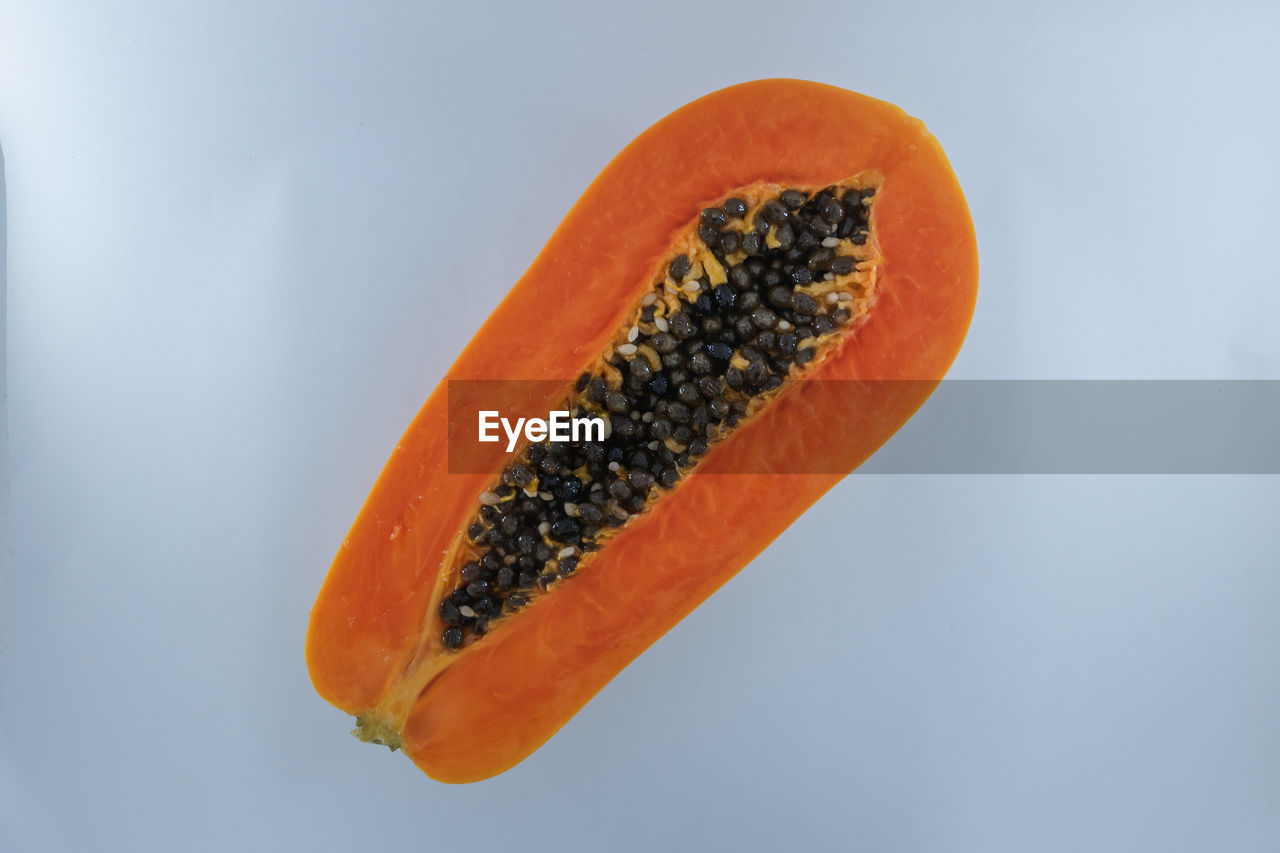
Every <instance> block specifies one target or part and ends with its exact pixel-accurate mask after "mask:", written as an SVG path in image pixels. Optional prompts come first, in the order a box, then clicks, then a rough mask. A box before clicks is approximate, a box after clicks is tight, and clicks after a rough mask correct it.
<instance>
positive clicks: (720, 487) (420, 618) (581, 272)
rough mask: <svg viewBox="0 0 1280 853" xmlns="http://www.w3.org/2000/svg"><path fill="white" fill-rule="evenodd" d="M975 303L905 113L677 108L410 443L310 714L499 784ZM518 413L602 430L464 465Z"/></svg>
mask: <svg viewBox="0 0 1280 853" xmlns="http://www.w3.org/2000/svg"><path fill="white" fill-rule="evenodd" d="M976 293H977V250H976V245H975V241H974V233H973V226H972V223H971V221H970V217H969V213H968V209H967V207H966V205H965V201H964V197H963V195H962V193H961V190H960V187H959V185H958V183H957V181H956V179H955V176H954V175H953V174H952V171H951V168H950V166H949V164H948V163H947V159H946V157H945V155H944V154H943V152H942V149H941V148H940V147H939V145H938V144H937V142H936V141H935V140H934V138H933V137H932V136H931V135H930V134H929V132H928V131H927V130H926V129H925V127H924V125H923V124H922V123H921V122H919V121H918V120H916V119H914V118H911V117H910V116H908V115H906V114H905V113H904V112H903V111H902V110H900V109H899V108H897V107H895V106H893V105H891V104H888V103H885V102H883V101H878V100H874V99H872V98H868V97H866V96H863V95H859V94H855V93H853V92H849V91H845V90H842V89H837V88H833V87H831V86H826V85H821V84H817V83H811V82H805V81H799V80H763V81H758V82H752V83H745V84H742V85H738V86H733V87H730V88H728V89H724V90H721V91H718V92H715V93H712V94H710V95H707V96H705V97H703V98H701V99H700V100H697V101H694V102H693V103H691V104H689V105H687V106H685V107H683V108H681V109H679V110H677V111H675V112H674V113H672V114H671V115H669V116H667V117H666V118H664V119H662V120H661V121H659V122H658V123H657V124H655V125H654V126H652V127H651V128H649V129H648V130H646V131H645V132H644V133H642V134H641V135H640V136H639V137H638V138H637V139H636V140H635V141H634V142H632V143H631V144H630V145H629V146H627V148H626V149H624V150H623V151H622V152H621V153H620V154H619V155H618V156H617V157H616V158H615V159H614V160H613V161H612V162H611V163H610V164H609V165H608V166H607V167H606V168H605V170H604V171H603V172H602V173H601V174H600V176H599V177H598V178H597V179H596V180H595V181H594V182H593V183H592V184H591V186H590V187H588V188H587V190H586V192H585V193H584V194H583V195H582V197H581V198H580V199H579V200H578V202H577V203H576V204H575V205H574V207H573V208H572V209H571V210H570V211H569V213H568V215H566V217H565V218H564V220H563V221H562V222H561V223H560V226H559V227H558V228H557V229H556V231H555V233H554V234H553V235H552V237H551V239H550V241H549V242H548V243H547V245H546V247H545V248H544V249H543V250H542V252H541V253H540V254H539V255H538V257H537V258H536V259H535V260H534V262H533V264H532V266H531V267H530V268H529V271H528V272H527V273H526V274H525V275H524V276H523V277H522V278H521V279H520V281H519V282H517V283H516V285H515V287H514V288H512V290H511V291H510V293H509V294H508V295H507V297H506V299H504V300H503V302H502V303H501V304H500V305H499V306H498V307H497V309H496V310H495V311H494V312H493V314H492V315H491V316H490V317H489V319H488V320H487V321H486V322H485V324H484V325H483V327H482V328H481V329H480V331H479V332H477V334H476V335H475V337H474V338H472V340H471V342H470V343H469V344H468V346H467V347H466V349H465V350H464V351H463V353H462V354H461V355H460V356H459V357H458V359H457V361H456V362H455V363H454V365H453V366H452V368H450V370H449V372H448V375H447V376H446V378H445V381H443V382H441V384H440V386H439V387H437V388H436V390H435V391H434V392H433V393H432V394H431V396H430V398H429V399H428V400H427V402H426V403H425V405H424V406H423V408H422V410H421V411H420V412H419V413H418V415H417V416H416V417H415V418H414V420H413V422H412V423H411V424H410V425H409V428H408V430H407V431H406V432H405V434H404V436H403V438H402V439H401V441H400V442H399V444H397V446H396V448H395V451H394V452H393V453H392V455H391V458H390V460H389V461H388V462H387V464H386V467H385V468H384V469H383V471H382V474H381V476H380V477H379V478H378V480H377V482H376V483H375V485H374V487H373V490H372V492H371V493H370V495H369V497H368V500H367V502H366V503H365V505H364V507H363V509H362V510H361V512H360V514H359V516H358V517H357V518H356V521H355V523H354V525H353V527H352V528H351V531H350V533H349V534H348V535H347V538H346V539H345V540H344V541H343V543H342V546H341V548H340V549H339V551H338V554H337V557H336V559H335V560H334V563H333V565H332V567H331V568H330V570H329V573H328V575H327V577H326V578H325V581H324V585H323V587H322V589H321V591H320V595H319V597H318V599H317V601H316V604H315V607H314V608H313V610H312V613H311V621H310V626H309V631H308V635H307V647H306V650H307V663H308V667H309V670H310V674H311V678H312V682H313V684H314V685H315V687H316V690H317V691H318V692H319V693H320V694H321V695H322V696H323V697H324V698H325V699H327V700H328V701H330V702H331V703H333V704H334V705H336V706H338V707H339V708H342V709H344V710H346V711H348V712H349V713H351V714H353V715H355V716H356V719H357V728H356V734H357V735H358V736H359V737H361V738H362V739H364V740H370V741H374V742H378V743H382V744H386V745H388V746H391V747H393V748H395V747H400V748H403V749H404V751H405V752H406V753H407V754H408V755H409V756H410V757H411V758H412V759H413V761H414V762H415V763H417V764H418V766H419V767H421V768H422V770H424V771H425V772H426V773H427V774H428V775H429V776H431V777H433V778H435V779H439V780H442V781H447V782H467V781H474V780H478V779H483V778H486V777H489V776H492V775H494V774H497V773H500V772H502V771H503V770H506V769H507V768H509V767H511V766H512V765H514V764H515V763H517V762H518V761H520V760H522V759H523V758H525V757H526V756H528V755H529V754H530V753H531V752H532V751H533V750H535V749H536V748H537V747H538V746H540V745H541V744H542V743H543V742H545V741H546V740H547V738H549V737H550V736H551V735H552V734H554V733H555V732H556V730H558V729H559V728H560V727H561V726H562V725H564V723H565V722H566V721H567V720H568V719H569V718H570V717H571V716H572V715H573V714H574V713H575V712H576V711H577V710H578V709H579V708H581V707H582V706H583V705H584V704H585V703H586V702H587V701H588V700H589V699H590V698H591V697H592V696H593V695H594V694H595V693H596V692H597V691H599V690H600V689H601V688H602V687H603V686H604V685H605V684H606V683H607V682H608V681H609V680H610V679H611V678H612V677H613V676H614V675H615V674H617V672H619V671H620V670H621V669H622V668H623V667H624V666H626V665H627V663H629V662H630V661H631V660H632V659H633V658H635V657H636V656H637V655H638V654H640V653H641V652H642V651H643V650H644V649H645V648H647V647H648V646H649V645H650V644H652V643H653V642H654V641H655V640H656V639H657V638H658V637H660V636H661V635H662V634H663V633H665V632H666V631H667V630H668V629H669V628H671V627H672V626H673V625H674V624H675V623H676V622H677V621H679V620H680V619H682V618H683V617H684V616H685V615H687V614H688V613H689V612H690V611H692V610H693V609H694V608H695V607H696V606H697V605H698V604H699V603H700V602H701V601H703V600H704V599H705V598H706V597H707V596H708V595H710V594H711V593H712V592H713V591H715V589H717V588H718V587H719V586H720V585H721V584H723V583H724V582H725V581H727V580H728V579H729V578H730V577H732V576H733V575H734V574H735V573H736V572H737V571H738V570H740V569H741V568H742V567H743V566H744V565H745V564H746V563H747V562H748V561H750V560H751V559H752V558H753V557H754V556H755V555H756V554H758V553H759V552H760V551H761V550H762V549H763V548H764V547H765V546H766V545H768V544H769V542H770V541H771V540H773V539H774V538H775V537H776V536H777V535H778V534H779V533H781V532H782V531H783V530H784V529H785V528H786V527H787V526H788V525H789V524H790V523H791V522H792V521H794V520H795V519H796V517H797V516H799V515H800V513H802V512H803V511H804V510H805V509H806V508H807V507H808V506H809V505H810V504H811V503H812V502H813V501H815V500H816V499H817V498H818V497H819V496H821V495H822V494H823V492H825V491H826V490H827V489H829V488H830V487H831V486H833V485H834V484H835V483H836V482H838V481H839V479H840V478H841V477H842V476H844V475H845V474H847V473H849V472H850V471H852V470H853V469H854V468H855V467H856V466H857V465H858V464H860V463H861V462H862V461H863V460H864V459H865V458H866V457H867V456H869V455H870V454H871V453H873V452H874V451H875V449H876V448H877V447H879V446H880V445H881V444H882V443H883V442H884V441H885V440H887V439H888V438H889V436H890V435H892V434H893V432H894V431H895V430H897V429H898V428H899V427H900V426H901V425H902V424H903V423H904V422H905V421H906V420H907V419H908V418H909V417H910V416H911V414H912V413H913V412H914V411H915V410H916V409H917V408H918V407H919V406H920V405H921V404H922V403H923V402H924V400H925V398H926V397H927V396H928V394H929V393H930V392H931V391H932V389H933V388H934V386H935V385H936V383H937V382H938V381H939V380H940V379H941V378H942V376H943V374H944V373H945V372H946V370H947V368H948V367H949V366H950V364H951V362H952V360H953V359H954V357H955V355H956V353H957V352H958V350H959V348H960V345H961V342H962V341H963V338H964V335H965V332H966V330H967V328H968V324H969V320H970V317H971V314H972V311H973V307H974V300H975V298H976ZM512 406H516V407H517V408H518V407H520V406H523V407H524V410H529V411H532V410H541V411H544V412H548V411H551V410H553V409H554V410H561V411H564V412H568V413H571V414H572V415H573V416H575V417H581V418H582V419H583V423H584V424H587V425H588V426H592V425H593V426H594V427H596V428H597V431H596V432H595V433H592V432H590V431H589V430H588V431H584V433H583V434H582V435H581V436H577V437H570V438H568V440H564V441H557V440H553V439H554V438H555V437H554V436H551V437H544V436H543V435H542V434H541V433H539V434H535V435H532V436H527V437H526V438H525V439H523V440H521V441H520V442H519V443H518V445H517V446H515V447H514V448H513V450H512V452H508V451H507V448H506V447H505V446H504V442H502V441H500V442H497V443H485V444H480V443H477V442H476V441H475V440H474V438H475V437H474V436H473V435H472V440H471V441H470V443H468V441H467V439H466V436H468V435H471V432H470V425H473V424H474V423H475V422H474V420H472V419H471V418H472V416H473V415H474V414H475V412H476V411H477V410H479V409H491V410H494V411H507V410H508V409H509V408H511V407H512ZM459 412H463V413H465V414H464V415H460V414H459ZM592 418H595V419H597V420H596V421H594V422H593V421H591V419H592ZM463 445H466V446H465V447H464V446H463Z"/></svg>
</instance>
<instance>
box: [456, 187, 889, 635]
mask: <svg viewBox="0 0 1280 853" xmlns="http://www.w3.org/2000/svg"><path fill="white" fill-rule="evenodd" d="M878 187H879V178H878V176H876V175H872V174H867V175H860V176H855V177H853V178H850V179H849V180H847V181H844V182H841V183H840V184H836V185H832V186H828V187H825V188H821V189H816V190H815V189H801V188H798V187H786V188H779V187H771V186H767V185H757V186H755V187H753V188H744V189H743V190H741V191H739V192H737V193H735V194H734V195H732V196H730V197H729V198H726V199H725V200H724V201H722V202H720V203H718V204H714V205H708V206H707V207H705V208H703V209H702V210H701V211H700V212H699V213H698V214H697V218H696V221H695V222H694V223H693V224H691V226H690V227H689V229H688V231H687V232H685V234H684V236H681V237H678V238H677V239H676V241H675V244H674V248H673V251H672V254H670V255H668V256H667V257H668V260H665V261H664V263H663V265H662V267H661V268H660V270H659V271H658V272H657V273H656V274H655V275H654V276H653V278H652V286H651V287H650V288H649V289H648V290H646V291H645V292H644V294H643V295H642V296H641V297H640V298H639V299H638V303H637V304H636V306H635V308H634V311H633V312H632V313H631V314H630V315H629V316H628V321H627V322H626V323H625V324H623V325H622V326H620V328H619V329H618V331H617V333H616V335H615V337H614V339H613V340H614V342H613V344H612V345H611V346H610V347H609V348H608V349H607V350H606V354H605V356H604V357H603V358H602V359H601V360H600V361H598V362H597V363H596V365H595V366H594V367H593V368H591V369H589V370H588V371H587V372H585V373H583V374H582V375H581V376H580V377H579V378H578V381H577V383H576V384H575V385H574V389H575V390H574V392H573V393H572V394H571V395H570V397H569V400H568V402H567V404H566V405H565V406H563V407H562V408H566V409H568V410H569V411H570V412H571V413H572V414H573V416H574V417H601V418H603V419H604V420H605V435H604V440H602V441H581V442H540V443H534V444H530V445H528V446H526V447H525V448H524V449H523V450H522V451H521V452H520V453H519V454H518V456H517V457H516V458H515V459H513V460H512V462H511V463H509V464H508V465H507V466H506V468H504V469H503V472H502V474H501V476H500V478H499V481H498V482H497V483H496V484H495V485H494V486H493V487H492V488H490V489H488V490H486V491H484V492H482V493H481V494H480V495H479V504H480V506H479V510H478V512H477V513H476V514H475V515H474V516H473V517H472V518H471V519H470V520H469V521H468V523H467V526H466V528H465V536H463V537H461V538H460V544H459V548H458V550H457V554H458V557H457V558H456V559H457V563H456V565H457V566H458V569H457V572H458V574H457V578H458V580H457V582H456V584H455V586H454V588H453V589H452V591H451V592H450V593H449V594H448V595H447V596H446V597H445V598H444V600H443V601H442V602H441V604H440V607H439V613H438V615H439V620H440V628H439V630H440V631H441V633H440V634H439V635H438V636H439V637H440V642H441V644H442V645H443V646H444V648H446V649H448V650H456V649H460V648H463V647H464V646H466V645H467V644H468V643H469V642H472V641H473V640H474V639H476V638H478V637H480V636H482V635H484V634H485V633H487V632H488V631H489V630H490V629H491V628H492V627H493V624H494V623H495V622H501V621H502V620H503V619H504V618H505V614H509V613H512V612H515V611H518V610H521V609H522V608H524V607H526V606H528V605H529V604H530V603H531V602H532V601H534V600H535V599H536V598H537V597H538V596H541V595H545V594H548V592H549V591H550V590H552V589H553V588H555V587H556V586H557V585H558V584H560V583H564V582H566V580H565V579H567V578H569V577H570V576H571V575H573V574H574V573H575V572H577V571H585V570H589V569H590V559H591V555H592V554H593V553H594V552H596V551H597V550H599V549H600V548H601V547H606V546H607V544H608V539H609V537H610V535H611V534H612V533H613V532H615V531H616V530H617V529H618V528H620V527H622V526H624V525H626V524H628V523H630V522H631V521H632V520H633V519H635V518H636V517H638V516H639V515H641V514H642V513H643V512H644V511H645V510H646V508H647V507H648V506H649V505H650V504H651V503H652V502H653V501H655V500H659V499H661V496H662V495H663V494H664V493H666V492H667V491H669V490H671V489H673V488H675V487H676V486H677V485H678V484H679V482H680V480H681V479H683V477H684V476H685V475H686V474H687V473H688V472H689V471H690V470H691V469H692V468H693V467H694V466H696V465H697V463H698V461H699V460H700V459H701V458H702V457H703V456H704V455H705V454H706V453H707V452H708V451H709V450H710V449H711V448H712V447H714V445H715V444H716V443H717V442H719V441H721V440H723V439H724V438H725V437H726V436H727V435H729V434H730V433H732V431H733V430H734V429H735V428H736V427H737V426H738V425H739V424H740V423H742V422H743V421H744V420H746V419H748V418H750V417H751V416H752V415H753V414H755V413H756V412H758V411H759V410H760V409H761V408H762V407H763V406H765V405H767V404H768V402H769V401H770V400H771V399H772V398H773V397H774V396H776V395H777V393H779V391H780V389H782V388H783V386H784V385H786V383H787V382H789V381H790V380H792V379H794V378H797V377H799V376H801V375H802V374H803V373H804V372H805V371H807V370H809V369H810V365H812V364H813V363H814V362H815V361H818V360H820V359H821V358H822V357H823V356H824V355H825V353H827V352H829V351H831V350H832V349H834V348H835V347H836V346H837V345H838V344H839V343H840V341H841V340H842V339H843V338H844V337H845V336H846V335H847V334H848V333H849V332H851V330H852V329H854V328H855V327H856V323H855V320H856V319H857V318H859V317H861V316H862V315H864V314H865V313H866V312H867V311H868V309H869V306H870V303H871V301H872V297H873V295H874V291H875V274H876V267H877V264H878V261H879V256H878V254H877V252H876V250H875V245H874V241H873V240H872V239H871V210H872V205H873V203H874V199H875V196H876V192H877V190H878Z"/></svg>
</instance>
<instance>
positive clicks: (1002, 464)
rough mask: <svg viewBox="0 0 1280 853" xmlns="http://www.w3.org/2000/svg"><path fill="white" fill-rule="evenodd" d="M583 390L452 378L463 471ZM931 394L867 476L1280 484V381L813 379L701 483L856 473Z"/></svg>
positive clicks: (483, 468)
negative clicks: (1266, 479)
mask: <svg viewBox="0 0 1280 853" xmlns="http://www.w3.org/2000/svg"><path fill="white" fill-rule="evenodd" d="M570 384H571V382H568V381H551V380H528V381H526V380H483V381H461V380H453V381H450V383H449V470H450V472H451V473H455V474H462V473H487V472H493V471H497V470H499V469H500V468H501V466H502V465H504V464H505V463H506V461H508V460H509V459H510V458H511V456H510V453H511V451H508V450H507V448H506V447H505V446H504V442H498V441H496V440H495V439H494V438H492V437H491V438H489V439H488V442H489V443H481V442H480V441H478V417H479V416H481V415H482V413H483V412H485V411H486V410H489V411H490V414H492V415H496V414H502V415H503V416H504V417H505V416H508V415H510V416H511V418H512V421H513V422H514V421H515V419H516V417H517V416H519V417H524V418H534V417H539V418H546V417H548V413H549V411H550V409H558V408H562V407H563V406H564V405H565V399H566V397H565V395H566V393H567V388H568V386H569V385H570ZM935 384H936V388H935V387H934V386H935ZM931 389H932V391H933V393H932V395H930V394H929V392H930V390H931ZM925 397H928V399H927V400H925V402H924V404H923V406H921V407H920V409H919V410H918V411H916V413H915V415H914V416H913V417H911V418H910V419H909V420H907V422H906V423H905V425H903V426H902V428H901V429H900V430H899V431H898V432H897V433H896V434H893V435H892V437H891V438H889V440H888V441H887V442H886V443H884V445H883V446H881V447H880V448H879V450H877V451H876V452H875V453H874V454H873V455H871V457H870V458H869V459H867V460H866V461H865V462H864V463H863V464H862V466H861V467H860V468H858V470H859V471H860V472H861V473H867V474H1280V442H1277V435H1278V434H1280V380H1256V381H1253V380H945V381H943V382H941V383H934V382H924V381H912V380H903V381H878V382H866V381H859V382H854V381H840V380H799V381H798V382H797V383H796V385H795V386H794V387H792V388H790V389H789V390H788V391H787V392H784V393H783V395H782V398H780V399H779V400H777V401H775V402H774V403H771V404H770V405H771V406H777V407H779V409H780V412H779V414H780V415H781V418H780V419H779V421H778V422H777V428H776V430H775V431H774V433H773V434H772V435H771V436H770V438H769V439H768V440H767V441H763V442H762V441H761V439H760V436H759V435H758V434H757V435H756V436H755V438H754V439H753V440H754V441H755V442H756V443H755V444H752V443H745V444H742V443H739V444H738V445H736V449H735V450H734V451H733V452H730V453H723V454H711V455H710V456H709V457H708V458H707V459H706V460H705V462H703V463H700V464H699V465H698V466H697V467H695V468H694V469H693V470H692V472H691V473H693V474H695V475H696V474H699V473H715V474H843V473H846V472H848V471H849V470H850V469H851V468H853V467H854V466H855V465H856V464H857V463H858V462H859V461H861V460H862V459H863V458H864V457H865V456H866V455H867V453H870V452H871V450H872V449H874V448H875V447H876V445H878V444H879V443H880V442H882V441H884V438H885V436H886V435H887V434H889V433H891V432H892V430H893V427H895V426H897V425H898V424H899V423H901V422H902V421H903V420H904V419H906V418H907V416H908V414H909V413H910V412H911V411H912V409H913V408H914V407H915V406H916V405H918V404H919V403H920V401H921V400H922V399H924V398H925ZM611 417H614V416H611ZM744 429H746V428H745V427H744ZM544 437H545V436H544ZM522 447H523V444H520V445H519V446H518V447H516V449H515V452H520V448H522Z"/></svg>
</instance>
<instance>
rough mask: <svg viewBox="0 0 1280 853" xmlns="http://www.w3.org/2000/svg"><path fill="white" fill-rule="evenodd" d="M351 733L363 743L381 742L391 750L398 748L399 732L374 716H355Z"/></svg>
mask: <svg viewBox="0 0 1280 853" xmlns="http://www.w3.org/2000/svg"><path fill="white" fill-rule="evenodd" d="M351 733H352V734H353V735H355V736H356V737H357V738H359V739H360V740H362V741H364V742H365V743H377V744H381V745H382V746H385V747H387V748H388V749H390V750H391V751H392V752H395V751H396V750H397V749H399V748H400V732H398V731H396V730H395V729H394V728H392V726H391V725H390V724H389V723H386V722H384V721H382V720H379V719H376V718H372V717H356V727H355V728H354V729H352V730H351Z"/></svg>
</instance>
